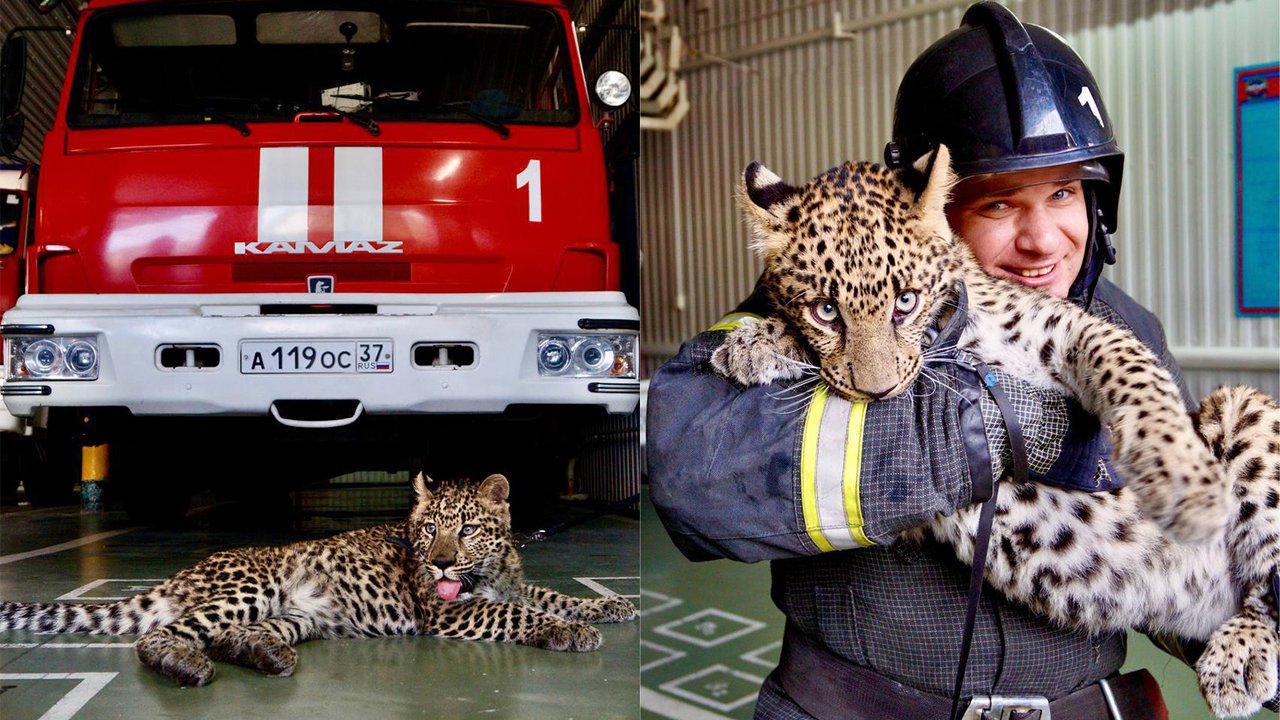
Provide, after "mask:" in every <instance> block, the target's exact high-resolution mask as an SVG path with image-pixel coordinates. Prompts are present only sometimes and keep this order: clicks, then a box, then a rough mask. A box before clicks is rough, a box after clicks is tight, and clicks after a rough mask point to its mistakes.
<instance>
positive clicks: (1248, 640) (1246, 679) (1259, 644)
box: [1196, 612, 1280, 717]
mask: <svg viewBox="0 0 1280 720" xmlns="http://www.w3.org/2000/svg"><path fill="white" fill-rule="evenodd" d="M1278 663H1280V638H1277V636H1276V632H1275V630H1274V629H1272V627H1271V626H1270V625H1268V624H1267V623H1266V622H1264V621H1262V620H1259V619H1258V618H1256V617H1254V616H1252V615H1251V614H1249V613H1247V612H1246V613H1242V614H1240V615H1237V616H1236V617H1234V618H1232V619H1230V620H1228V621H1227V622H1226V623H1225V624H1223V626H1222V627H1220V628H1218V630H1216V631H1215V632H1214V634H1213V636H1212V637H1210V638H1209V643H1208V645H1207V646H1206V647H1205V651H1204V654H1202V655H1201V656H1200V659H1199V661H1198V662H1197V663H1196V674H1197V675H1198V676H1199V679H1200V692H1201V693H1202V694H1203V695H1204V699H1205V702H1207V703H1208V704H1209V709H1210V710H1212V711H1213V713H1214V714H1215V715H1217V716H1218V717H1241V716H1247V715H1251V714H1253V713H1255V712H1257V711H1258V710H1260V709H1261V708H1262V704H1263V703H1265V702H1268V701H1270V700H1271V699H1273V698H1275V697H1276V692H1277V669H1278V667H1277V664H1278Z"/></svg>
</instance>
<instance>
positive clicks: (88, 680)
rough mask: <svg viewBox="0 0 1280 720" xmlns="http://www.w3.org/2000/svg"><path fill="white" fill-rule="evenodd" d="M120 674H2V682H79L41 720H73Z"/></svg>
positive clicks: (0, 677)
mask: <svg viewBox="0 0 1280 720" xmlns="http://www.w3.org/2000/svg"><path fill="white" fill-rule="evenodd" d="M119 674H120V673H113V672H85V673H9V674H0V680H79V681H80V684H79V685H76V686H75V687H74V688H72V689H71V692H69V693H67V694H66V695H63V696H62V699H61V700H59V701H58V702H56V703H54V705H53V707H51V708H49V710H48V711H47V712H46V713H45V714H43V715H41V716H40V720H71V717H72V716H74V715H75V714H76V713H78V712H80V708H83V707H84V706H85V705H86V704H87V703H88V702H89V701H90V700H92V699H93V696H94V695H97V694H98V693H99V692H100V691H101V690H102V688H104V687H106V686H107V683H109V682H111V681H112V680H114V679H115V677H116V675H119Z"/></svg>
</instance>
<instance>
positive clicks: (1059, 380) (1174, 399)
mask: <svg viewBox="0 0 1280 720" xmlns="http://www.w3.org/2000/svg"><path fill="white" fill-rule="evenodd" d="M974 272H976V273H978V275H980V277H975V276H973V275H972V274H970V275H966V278H965V281H966V283H968V284H969V287H970V290H971V296H972V298H973V299H974V301H975V303H974V309H973V312H971V315H970V318H971V325H970V328H969V329H967V330H966V331H965V335H964V336H963V338H962V342H963V343H964V344H965V347H966V349H968V350H970V351H971V352H974V353H975V354H976V355H977V356H978V357H980V358H982V359H984V360H986V361H988V362H992V363H998V364H1000V365H1001V366H1002V367H1004V368H1005V369H1006V370H1007V371H1008V372H1009V373H1010V374H1012V375H1014V376H1016V377H1019V378H1022V379H1024V380H1028V381H1030V382H1033V383H1036V384H1038V385H1041V386H1042V387H1046V388H1056V389H1058V390H1061V391H1065V392H1067V393H1069V394H1071V395H1072V396H1074V397H1075V398H1076V399H1077V400H1079V401H1080V404H1081V405H1083V406H1084V408H1085V409H1086V410H1088V411H1089V412H1090V413H1092V414H1093V415H1095V416H1097V417H1098V418H1099V419H1100V420H1101V421H1102V422H1103V423H1105V424H1106V425H1108V426H1109V427H1110V430H1111V438H1112V442H1113V445H1114V454H1113V460H1114V461H1115V464H1116V466H1117V468H1118V469H1119V470H1120V473H1121V475H1122V476H1123V477H1124V478H1125V480H1126V481H1127V483H1128V486H1129V487H1130V488H1132V489H1133V491H1134V492H1135V493H1136V495H1137V497H1138V501H1139V503H1140V505H1141V506H1142V508H1143V510H1144V512H1145V513H1146V514H1147V515H1148V517H1150V518H1151V519H1153V520H1154V521H1155V522H1156V523H1158V524H1159V525H1160V526H1161V527H1164V528H1165V529H1166V530H1167V532H1168V533H1169V535H1170V536H1172V537H1173V538H1175V539H1178V540H1183V541H1203V540H1206V539H1208V538H1211V537H1213V536H1215V535H1216V534H1218V533H1220V532H1221V531H1222V529H1223V527H1224V526H1225V522H1226V513H1227V497H1226V490H1227V487H1228V485H1227V481H1226V478H1225V476H1224V472H1223V468H1222V466H1221V464H1220V463H1218V462H1217V461H1216V460H1215V459H1214V457H1213V455H1212V454H1211V453H1210V452H1209V449H1208V448H1207V447H1206V446H1205V444H1204V442H1202V441H1201V440H1200V437H1199V436H1198V435H1197V433H1196V430H1195V427H1194V425H1193V424H1192V421H1191V417H1190V416H1189V415H1188V413H1187V411H1186V407H1185V406H1184V405H1183V403H1182V399H1181V393H1180V391H1179V389H1178V386H1177V385H1176V384H1175V383H1174V382H1173V378H1172V376H1170V375H1169V373H1168V371H1166V370H1165V369H1164V368H1163V367H1161V365H1160V363H1159V361H1158V360H1157V359H1156V357H1155V355H1154V354H1152V352H1151V351H1150V350H1148V349H1147V347H1146V346H1145V345H1143V344H1142V343H1141V342H1140V341H1139V340H1138V339H1137V338H1135V337H1133V336H1132V335H1131V334H1129V333H1127V332H1125V331H1123V330H1121V329H1119V328H1117V327H1115V326H1113V325H1110V324H1109V323H1107V322H1105V321H1103V320H1101V319H1099V318H1095V317H1092V316H1090V315H1088V314H1086V313H1085V312H1084V311H1083V310H1081V309H1080V308H1078V307H1076V306H1074V305H1072V304H1070V303H1068V302H1066V301H1063V300H1059V299H1057V298H1054V297H1051V296H1049V295H1045V294H1043V293H1039V292H1037V291H1033V290H1031V289H1029V288H1025V287H1023V286H1021V285H1017V284H1016V283H1011V282H1004V281H998V280H994V279H992V278H990V277H988V276H986V275H985V274H982V272H981V270H980V269H979V270H976V271H974Z"/></svg>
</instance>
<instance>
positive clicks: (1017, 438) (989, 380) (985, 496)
mask: <svg viewBox="0 0 1280 720" xmlns="http://www.w3.org/2000/svg"><path fill="white" fill-rule="evenodd" d="M975 369H976V370H977V371H978V374H979V376H980V377H981V379H982V384H983V385H984V386H985V387H986V388H987V390H988V392H990V393H991V397H992V399H994V400H995V401H996V406H997V407H999V408H1000V414H1001V415H1002V416H1003V417H1004V424H1005V429H1006V430H1007V431H1008V432H1009V447H1010V449H1011V450H1012V452H1013V479H1014V481H1015V482H1017V483H1026V482H1030V476H1029V472H1028V465H1027V443H1026V440H1025V439H1024V438H1023V437H1022V425H1021V424H1020V423H1019V422H1018V416H1017V415H1016V414H1014V412H1013V405H1012V404H1011V403H1010V402H1009V396H1008V395H1005V392H1004V388H1002V387H1000V385H999V383H998V382H997V379H996V374H995V373H994V372H992V371H991V368H990V367H988V366H987V365H986V364H985V363H981V362H980V363H977V364H976V365H975ZM973 482H974V488H973V493H974V499H975V500H978V501H980V502H981V501H984V500H985V504H983V506H982V514H981V515H980V516H979V518H978V535H977V537H976V538H974V548H973V567H972V570H971V572H970V574H969V603H968V606H967V608H966V609H965V615H964V633H963V635H962V636H961V639H960V662H959V667H957V668H956V685H955V691H954V692H953V693H952V696H951V698H952V699H951V718H952V720H959V718H960V714H959V713H960V712H961V711H962V708H961V707H960V698H961V693H962V692H963V690H964V676H965V671H966V670H967V669H968V667H969V650H970V648H971V647H972V645H973V627H974V623H975V622H976V620H977V616H978V601H979V600H980V599H981V597H982V575H983V572H984V571H985V569H986V567H987V548H988V547H990V544H991V524H992V521H993V520H994V519H995V514H996V498H997V497H998V495H999V492H1000V485H999V483H998V482H995V481H994V480H990V479H988V478H974V481H973Z"/></svg>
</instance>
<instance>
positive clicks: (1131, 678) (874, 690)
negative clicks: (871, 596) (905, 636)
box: [776, 623, 1169, 720]
mask: <svg viewBox="0 0 1280 720" xmlns="http://www.w3.org/2000/svg"><path fill="white" fill-rule="evenodd" d="M776 677H777V680H778V684H779V685H781V686H782V689H783V690H784V691H786V693H787V695H788V696H790V698H791V699H792V700H793V701H794V702H795V703H796V704H797V705H799V706H800V707H801V708H803V709H804V711H805V712H807V713H809V714H810V715H812V716H814V717H815V718H817V719H818V720H944V719H945V718H947V717H948V716H949V714H950V710H951V698H947V697H943V696H941V695H934V694H932V693H927V692H923V691H921V690H916V689H915V688H911V687H907V686H906V685H903V684H901V683H898V682H895V681H893V680H890V679H889V678H886V677H884V676H883V675H880V674H879V673H876V672H875V671H872V670H869V669H867V668H864V667H862V666H860V665H856V664H854V663H851V662H849V661H848V660H845V659H844V658H842V657H839V656H837V655H834V654H832V653H831V652H830V651H829V650H827V649H826V648H825V647H823V646H822V645H821V644H819V643H818V642H817V641H815V640H812V639H810V638H808V637H806V636H805V635H804V633H802V632H800V631H799V630H798V629H797V628H796V627H794V626H793V625H791V624H790V623H788V624H787V629H786V632H785V634H784V635H783V640H782V660H781V662H780V663H779V664H778V670H777V676H776ZM1107 686H1108V688H1109V689H1110V691H1111V695H1112V697H1113V698H1114V700H1115V703H1116V708H1117V709H1118V710H1119V711H1120V717H1121V718H1123V720H1168V717H1169V714H1168V711H1167V710H1166V709H1165V705H1164V700H1163V699H1162V698H1161V696H1160V686H1159V685H1158V684H1157V683H1156V680H1155V678H1153V677H1152V676H1151V673H1149V672H1147V671H1146V670H1138V671H1136V672H1131V673H1127V674H1125V675H1119V676H1116V677H1113V678H1110V679H1109V680H1108V681H1107ZM1049 710H1050V712H1051V713H1052V715H1053V720H1099V718H1110V717H1113V716H1112V715H1111V714H1110V711H1109V710H1108V707H1107V697H1106V694H1105V693H1104V690H1103V687H1102V686H1101V685H1100V684H1098V683H1094V684H1092V685H1088V686H1086V687H1084V688H1082V689H1080V690H1077V691H1075V692H1073V693H1071V694H1070V695H1065V696H1063V697H1060V698H1058V699H1057V700H1054V701H1052V702H1050V703H1049ZM1020 717H1025V718H1027V720H1037V714H1036V713H1031V714H1026V715H1022V716H1020Z"/></svg>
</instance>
